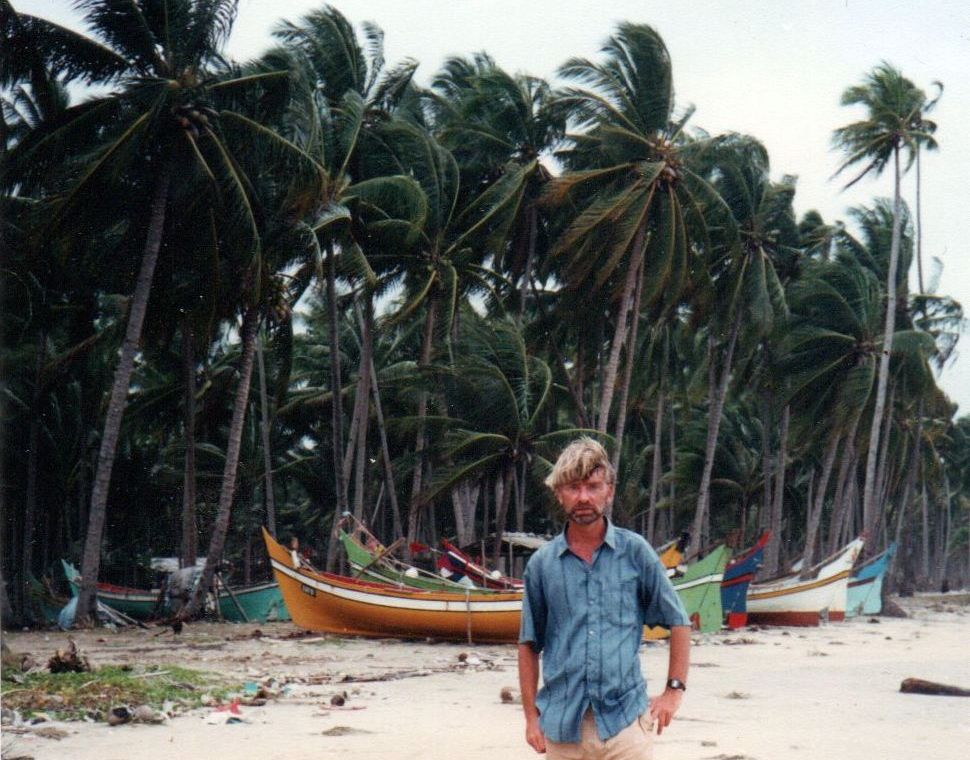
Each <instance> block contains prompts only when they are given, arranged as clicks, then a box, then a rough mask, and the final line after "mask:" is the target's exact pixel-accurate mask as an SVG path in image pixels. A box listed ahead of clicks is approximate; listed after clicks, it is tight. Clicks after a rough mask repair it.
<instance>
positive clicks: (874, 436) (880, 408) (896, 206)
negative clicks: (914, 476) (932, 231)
mask: <svg viewBox="0 0 970 760" xmlns="http://www.w3.org/2000/svg"><path fill="white" fill-rule="evenodd" d="M893 168H894V171H895V184H894V188H893V232H892V241H891V243H890V248H889V272H888V274H887V277H886V321H885V326H884V328H883V346H882V352H881V353H880V357H879V379H878V381H877V384H876V403H875V410H874V411H873V415H872V427H871V429H870V434H869V450H868V452H867V456H866V480H865V486H864V487H863V491H862V525H863V531H864V533H865V534H866V535H867V536H872V535H873V534H874V533H875V529H876V526H877V524H878V519H879V510H878V509H877V507H878V505H877V504H876V457H877V456H878V454H879V436H880V433H881V430H882V420H883V417H884V416H885V409H886V389H887V386H888V383H889V357H890V354H891V353H892V348H893V333H894V331H895V327H896V270H897V269H898V267H899V247H900V237H901V231H902V198H901V196H900V188H899V185H900V167H899V146H898V145H896V146H894V147H893ZM874 552H875V546H874V545H873V543H871V542H867V543H866V549H865V554H866V556H871V555H872V554H874Z"/></svg>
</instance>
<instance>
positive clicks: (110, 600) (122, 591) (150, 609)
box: [61, 560, 290, 623]
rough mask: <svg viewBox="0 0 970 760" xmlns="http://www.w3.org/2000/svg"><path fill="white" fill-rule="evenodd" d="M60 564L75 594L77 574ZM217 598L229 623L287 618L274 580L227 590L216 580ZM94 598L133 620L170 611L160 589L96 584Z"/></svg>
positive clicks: (168, 613) (79, 584) (222, 615)
mask: <svg viewBox="0 0 970 760" xmlns="http://www.w3.org/2000/svg"><path fill="white" fill-rule="evenodd" d="M61 564H62V565H63V567H64V574H65V575H66V576H67V582H68V584H70V586H71V594H72V595H73V596H77V594H78V591H79V590H80V587H81V574H80V573H79V572H78V571H77V568H76V567H74V565H72V564H71V563H70V562H67V561H65V560H61ZM217 597H218V600H219V614H220V616H221V617H222V619H223V620H226V621H228V622H230V623H245V622H250V623H265V622H267V621H273V620H289V619H290V614H289V612H287V609H286V605H285V604H284V603H283V597H282V595H281V594H280V587H279V586H278V585H277V584H276V583H274V582H270V583H258V584H256V585H253V586H241V587H239V588H233V589H232V590H231V593H230V591H229V590H227V589H226V587H225V586H224V585H223V584H221V583H220V584H219V586H218V595H217ZM98 599H99V600H100V601H101V602H103V603H104V604H106V605H108V606H109V607H111V608H112V609H115V610H118V612H122V613H124V614H125V615H127V616H128V617H130V618H134V619H135V620H151V619H153V618H158V617H166V616H168V615H170V614H171V609H170V608H169V606H168V604H167V603H166V600H165V594H164V591H163V590H162V589H152V590H151V591H145V590H143V589H136V588H127V587H125V586H114V585H112V584H110V583H99V584H98Z"/></svg>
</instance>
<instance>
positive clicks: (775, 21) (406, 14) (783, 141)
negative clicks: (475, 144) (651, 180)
mask: <svg viewBox="0 0 970 760" xmlns="http://www.w3.org/2000/svg"><path fill="white" fill-rule="evenodd" d="M13 4H14V6H15V7H16V8H17V9H18V10H20V11H22V12H26V13H34V14H37V15H41V16H46V17H48V18H51V19H54V20H58V21H60V22H62V23H64V22H68V23H71V19H76V18H77V17H76V16H75V15H74V14H73V13H72V12H71V6H72V3H71V2H70V0H19V1H18V0H13ZM332 4H333V5H335V6H336V7H337V8H339V9H340V10H341V12H342V13H344V15H346V16H347V17H348V18H349V19H350V20H351V21H352V22H354V23H358V22H360V21H374V22H376V23H377V24H378V25H379V26H381V27H382V28H383V29H384V32H385V35H386V36H385V50H386V57H387V61H388V63H389V64H393V63H394V62H396V61H398V60H400V59H401V58H404V57H408V56H409V57H412V58H415V59H417V60H418V61H420V62H421V68H420V69H419V79H421V80H422V81H427V79H428V78H429V77H430V76H431V75H432V74H433V73H434V71H435V70H436V69H437V68H438V66H439V65H440V63H441V62H442V61H443V60H444V59H445V58H446V57H448V56H450V55H456V54H459V55H460V54H469V53H472V52H475V51H479V50H485V51H487V52H488V53H490V54H491V55H492V57H493V58H495V59H496V61H497V62H498V63H499V65H501V66H503V67H504V68H506V69H507V70H509V71H512V72H516V71H522V72H526V73H530V74H535V75H538V76H542V77H546V78H553V77H554V74H555V70H556V68H557V67H558V66H559V64H561V63H562V62H563V61H565V60H566V59H567V58H569V57H571V56H583V57H595V56H596V55H597V52H598V50H599V47H600V45H601V43H602V41H603V40H604V39H605V38H606V37H607V36H608V35H609V34H610V33H611V31H612V30H613V29H614V28H615V25H616V22H617V21H622V20H628V21H632V22H637V23H647V24H651V25H652V26H653V27H654V28H656V29H657V31H659V32H660V34H661V36H662V37H663V39H664V40H665V42H666V43H667V46H668V48H669V49H670V54H671V59H672V61H673V72H674V87H675V90H676V96H677V102H678V105H679V106H685V105H688V104H693V105H695V106H696V108H697V111H696V113H695V114H694V117H693V119H692V122H691V123H692V124H693V125H695V126H698V127H703V128H704V129H705V130H707V131H708V132H711V133H719V132H725V131H737V132H745V133H748V134H751V135H753V136H755V137H757V138H758V139H760V140H761V141H762V142H763V143H764V144H765V145H766V146H767V148H768V151H769V154H770V156H771V165H772V175H773V176H774V177H775V178H776V179H777V178H780V177H781V176H782V175H783V174H794V175H797V176H798V192H797V193H796V196H795V207H796V210H797V211H798V213H799V215H801V214H802V213H804V212H805V211H807V210H808V209H812V208H814V209H817V210H818V211H820V212H821V213H822V215H823V216H824V217H825V219H826V221H828V222H831V221H834V220H836V219H844V218H845V217H846V213H845V212H846V209H847V208H848V207H850V206H853V205H857V204H860V203H871V201H872V199H873V198H876V197H880V196H886V197H889V196H891V194H892V177H891V171H887V172H886V174H885V176H884V177H882V178H880V179H878V180H876V179H872V180H863V181H862V182H860V183H858V185H856V186H855V187H854V188H852V189H851V190H850V191H846V192H841V190H840V187H841V185H840V184H839V183H838V182H837V181H833V180H831V179H830V177H831V176H832V174H833V173H834V171H835V169H836V166H837V165H838V160H839V156H838V154H837V153H835V152H833V151H832V150H831V149H830V138H831V134H832V130H833V129H835V128H836V127H839V126H842V125H844V124H847V123H849V122H851V121H855V120H857V119H859V118H861V117H862V116H863V112H862V111H857V110H853V109H849V108H845V107H842V106H840V105H839V97H840V95H841V93H842V91H843V90H844V89H845V88H846V87H848V86H850V85H854V84H857V83H860V82H861V81H862V78H863V76H864V75H865V74H866V72H867V71H869V70H870V69H872V67H873V66H875V65H877V64H878V63H879V62H881V61H888V62H889V63H891V64H893V65H894V66H896V67H897V68H899V69H901V70H902V72H903V73H904V74H905V75H906V76H907V77H909V78H910V79H911V80H913V81H914V82H915V83H916V84H917V85H918V86H920V87H923V88H924V89H925V90H926V91H927V92H928V93H929V92H932V91H933V88H932V83H933V82H934V81H937V80H938V81H941V82H942V83H943V84H944V86H945V91H944V93H943V97H942V99H941V100H940V102H939V104H938V106H937V108H936V110H935V111H934V114H933V118H935V120H936V121H937V122H938V123H939V132H938V133H937V137H938V140H939V143H940V150H939V151H938V152H937V153H935V154H929V155H927V156H926V158H925V160H924V161H923V227H924V233H923V253H924V261H926V262H927V266H926V267H925V269H926V271H927V272H928V273H932V272H933V271H934V266H933V265H932V263H929V262H931V259H933V258H937V259H939V261H940V262H941V263H942V274H941V276H940V277H939V285H938V288H937V292H939V293H942V294H946V295H949V296H952V297H953V298H956V299H957V300H959V301H960V302H962V303H963V305H964V307H965V308H966V309H967V311H968V313H970V250H968V246H970V240H968V237H970V236H968V232H970V222H968V219H970V213H968V209H967V206H968V197H970V193H968V187H970V2H966V0H960V1H957V0H936V1H934V0H925V1H924V2H913V1H911V2H901V1H900V0H813V1H810V2H805V1H803V0H773V1H772V0H746V1H745V2H736V1H733V0H692V1H691V2H689V3H688V2H670V0H667V1H666V2H654V1H653V0H639V2H637V1H634V0H599V2H596V3H593V2H592V1H591V0H555V1H554V2H553V1H551V0H532V1H531V2H530V1H529V0H347V1H346V2H334V3H332ZM319 5H320V3H319V2H315V1H313V0H286V1H285V2H276V1H271V0H240V3H239V18H238V21H237V22H236V26H235V30H234V32H233V36H232V39H231V40H230V43H229V53H230V55H232V56H233V57H235V58H240V59H244V58H250V57H255V56H256V55H258V54H259V53H260V52H262V51H263V50H264V49H265V48H266V47H267V46H268V45H269V44H270V32H271V30H272V28H273V26H274V25H275V23H276V21H277V20H278V19H279V18H280V17H286V18H288V19H296V18H298V17H299V16H300V15H302V14H303V13H305V12H306V11H308V10H311V9H313V8H316V7H319ZM914 179H915V178H914V176H912V175H910V176H908V177H906V178H905V180H904V197H906V198H907V199H908V200H909V201H910V202H911V203H913V202H914V187H915V184H914ZM928 279H932V277H928ZM913 282H914V289H915V266H914V273H913ZM963 341H964V344H963V345H961V346H960V347H959V349H958V351H959V354H960V355H959V356H958V357H957V359H956V361H955V362H953V363H952V364H951V365H949V366H948V367H947V368H946V370H944V372H943V375H942V377H941V378H940V382H941V385H942V386H943V388H944V389H945V390H946V391H947V393H948V394H949V395H950V397H951V398H952V399H953V400H954V401H957V402H958V403H959V404H960V412H961V413H962V414H966V413H968V411H970V332H967V331H965V332H964V336H963Z"/></svg>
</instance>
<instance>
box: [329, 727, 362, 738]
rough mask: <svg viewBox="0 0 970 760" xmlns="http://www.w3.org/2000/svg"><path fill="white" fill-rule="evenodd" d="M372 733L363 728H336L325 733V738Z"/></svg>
mask: <svg viewBox="0 0 970 760" xmlns="http://www.w3.org/2000/svg"><path fill="white" fill-rule="evenodd" d="M370 733H373V732H372V731H365V730H364V729H362V728H351V727H350V726H334V727H333V728H328V729H327V730H326V731H324V732H323V735H324V736H350V735H352V734H370Z"/></svg>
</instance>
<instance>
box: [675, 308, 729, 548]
mask: <svg viewBox="0 0 970 760" xmlns="http://www.w3.org/2000/svg"><path fill="white" fill-rule="evenodd" d="M740 330H741V309H740V308H739V309H738V310H737V314H736V315H735V317H734V324H733V325H732V326H731V334H730V337H729V338H728V346H727V351H726V353H725V355H724V366H723V367H722V368H721V378H720V381H719V382H718V383H717V385H716V387H715V386H714V384H713V382H712V383H711V390H710V396H711V400H710V411H709V413H708V414H709V416H708V418H707V442H706V444H705V446H704V469H703V471H702V472H701V483H700V487H699V489H698V493H697V510H696V511H695V513H694V522H693V525H692V528H691V537H690V546H689V547H688V550H687V556H688V557H690V556H692V555H694V554H696V553H697V552H698V550H699V549H700V548H701V546H703V545H704V542H705V541H706V536H705V535H704V527H705V525H707V524H708V508H709V503H710V495H711V472H712V471H713V470H714V452H715V450H716V448H717V435H718V433H719V432H720V429H721V411H722V410H723V409H724V400H725V398H726V397H727V390H728V382H729V381H730V379H731V363H732V362H733V361H734V348H735V346H736V345H737V342H738V333H739V331H740ZM714 345H715V344H714V340H713V338H712V339H711V343H710V347H711V357H710V361H711V376H712V379H713V377H714V354H715V350H714Z"/></svg>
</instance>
